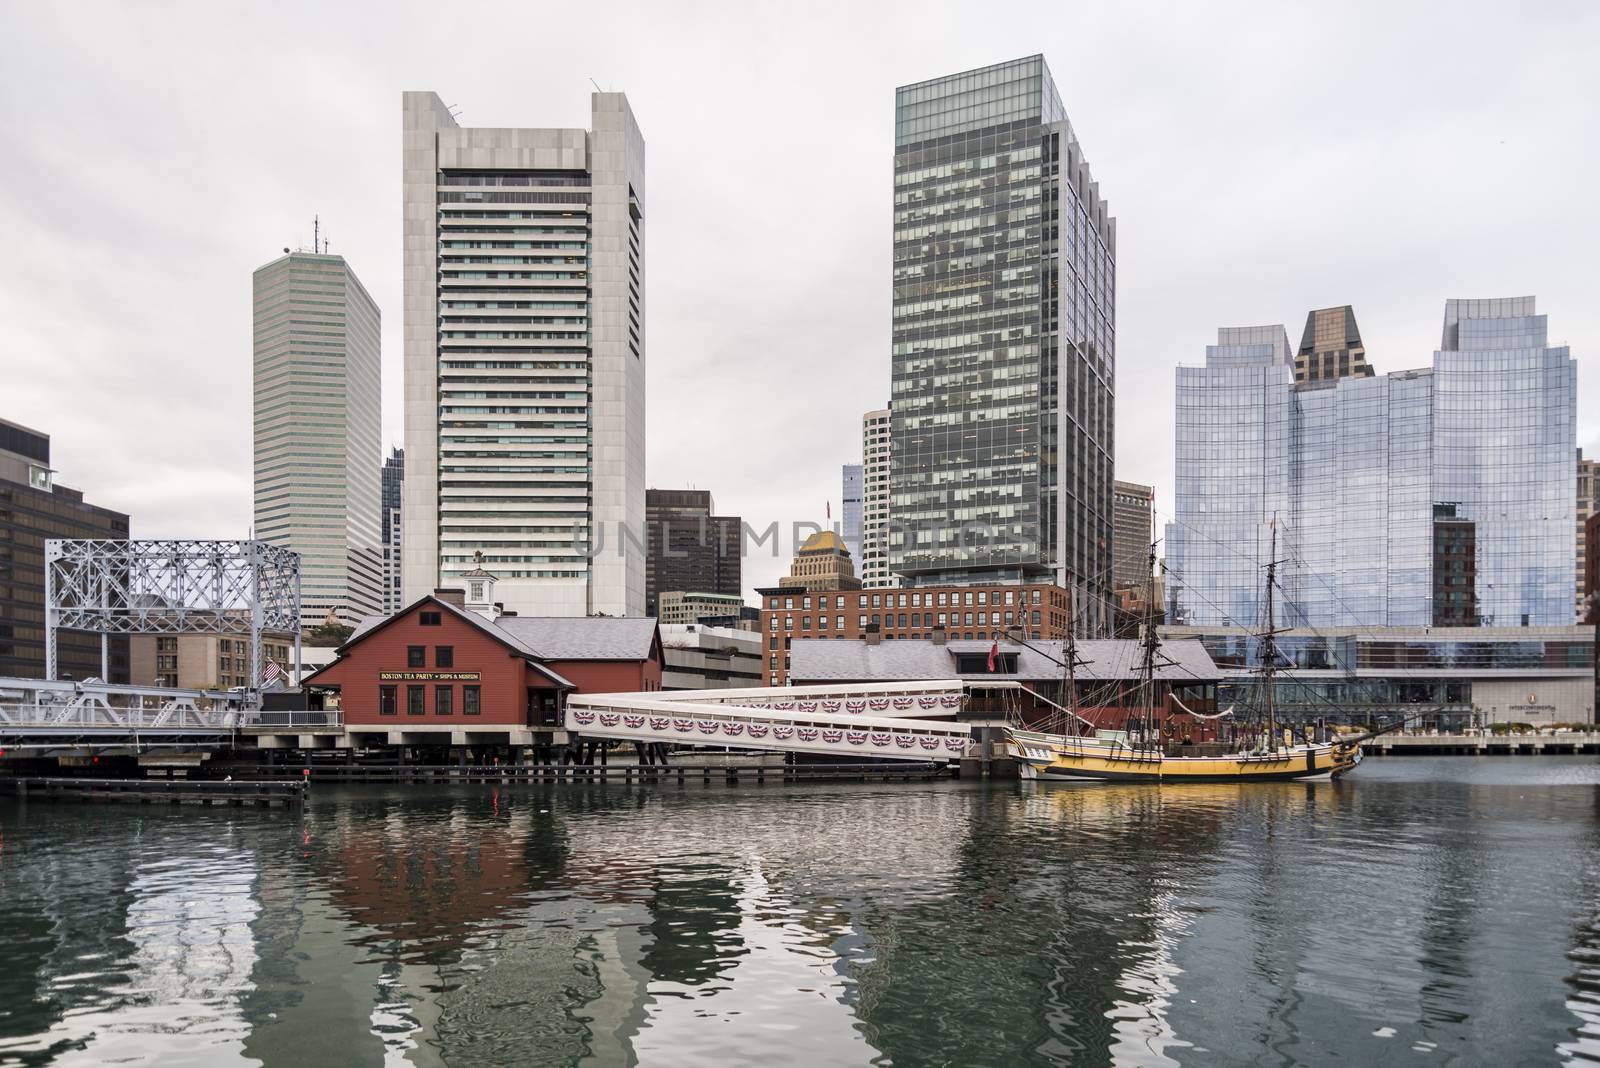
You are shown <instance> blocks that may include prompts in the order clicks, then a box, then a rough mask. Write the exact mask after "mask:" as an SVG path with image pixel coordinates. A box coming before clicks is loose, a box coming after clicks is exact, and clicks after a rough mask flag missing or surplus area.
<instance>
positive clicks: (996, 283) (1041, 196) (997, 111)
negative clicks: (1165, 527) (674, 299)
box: [888, 56, 1116, 628]
mask: <svg viewBox="0 0 1600 1068" xmlns="http://www.w3.org/2000/svg"><path fill="white" fill-rule="evenodd" d="M1115 296H1116V224H1115V221H1114V220H1113V219H1112V218H1111V216H1110V214H1109V213H1108V211H1107V208H1106V203H1105V201H1104V200H1102V199H1101V197H1100V190H1099V186H1098V185H1097V184H1096V183H1095V182H1094V180H1093V179H1092V178H1091V177H1090V174H1089V166H1088V164H1087V163H1086V162H1085V160H1084V156H1083V149H1082V147H1081V146H1080V145H1079V144H1078V139H1077V137H1076V136H1075V135H1074V133H1073V130H1072V125H1071V123H1069V122H1068V121H1067V115H1066V111H1065V109H1064V108H1063V106H1062V104H1061V98H1060V97H1059V96H1058V95H1057V94H1056V89H1055V84H1054V82H1053V81H1052V80H1051V77H1050V70H1049V68H1048V67H1047V66H1046V65H1045V61H1044V57H1043V56H1029V57H1028V58H1026V59H1018V60H1013V61H1011V62H1009V63H1001V64H998V65H996V66H993V67H984V68H982V69H980V70H974V71H968V72H966V73H964V74H956V75H951V76H949V77H945V78H935V79H933V80H932V81H926V82H919V83H918V84H916V85H908V86H904V87H903V88H901V89H899V90H897V91H896V97H895V159H894V309H893V313H894V328H893V335H894V354H893V378H892V381H893V394H892V397H891V403H890V408H891V411H892V412H893V427H892V439H893V440H892V453H891V460H890V487H891V498H890V509H889V511H890V514H891V527H890V531H891V532H890V536H889V561H888V570H889V571H890V572H893V573H897V574H899V575H900V576H901V578H902V579H903V580H904V581H906V582H908V583H912V584H918V585H925V584H930V583H950V582H967V581H984V582H994V581H997V580H1010V581H1038V580H1039V579H1052V580H1055V581H1057V582H1064V581H1066V580H1067V578H1068V577H1069V576H1070V577H1071V579H1072V581H1073V582H1074V583H1075V584H1076V585H1077V586H1078V588H1079V591H1080V599H1079V604H1080V605H1082V606H1083V610H1084V612H1085V614H1086V616H1087V619H1086V622H1087V623H1088V625H1089V626H1090V627H1091V628H1103V627H1104V626H1105V623H1106V613H1105V608H1106V605H1107V603H1108V601H1109V595H1110V590H1111V541H1112V493H1111V483H1112V410H1113V392H1114V379H1115V338H1116V313H1115ZM1083 595H1087V596H1083Z"/></svg>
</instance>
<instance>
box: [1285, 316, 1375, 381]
mask: <svg viewBox="0 0 1600 1068" xmlns="http://www.w3.org/2000/svg"><path fill="white" fill-rule="evenodd" d="M1374 373H1375V372H1374V371H1373V370H1372V367H1371V365H1369V364H1368V363H1367V348H1366V346H1365V345H1363V344H1362V343H1361V330H1360V328H1359V327H1357V326H1356V311H1355V309H1354V308H1352V307H1351V306H1350V305H1348V304H1342V305H1340V306H1339V307H1337V308H1318V309H1317V310H1316V311H1314V312H1311V313H1310V314H1309V315H1307V316H1306V328H1305V331H1304V332H1303V333H1301V335H1300V350H1299V351H1298V352H1296V353H1295V356H1294V381H1295V384H1296V385H1298V386H1302V387H1305V386H1311V387H1314V386H1317V385H1319V384H1322V383H1328V382H1336V381H1338V380H1339V379H1341V378H1371V377H1372V376H1373V374H1374Z"/></svg>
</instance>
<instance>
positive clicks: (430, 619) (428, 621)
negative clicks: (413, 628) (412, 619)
mask: <svg viewBox="0 0 1600 1068" xmlns="http://www.w3.org/2000/svg"><path fill="white" fill-rule="evenodd" d="M417 622H419V623H421V624H422V625H423V626H424V627H437V626H438V625H439V613H438V612H419V613H418V614H417Z"/></svg>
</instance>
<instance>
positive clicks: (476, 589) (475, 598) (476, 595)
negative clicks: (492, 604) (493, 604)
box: [472, 582, 483, 604]
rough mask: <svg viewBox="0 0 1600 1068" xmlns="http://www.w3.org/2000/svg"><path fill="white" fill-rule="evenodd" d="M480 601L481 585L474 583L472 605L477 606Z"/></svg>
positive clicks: (481, 594) (481, 598)
mask: <svg viewBox="0 0 1600 1068" xmlns="http://www.w3.org/2000/svg"><path fill="white" fill-rule="evenodd" d="M482 600H483V583H481V582H474V583H473V584H472V603H473V604H477V603H478V602H480V601H482Z"/></svg>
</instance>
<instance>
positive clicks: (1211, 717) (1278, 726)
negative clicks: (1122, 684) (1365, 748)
mask: <svg viewBox="0 0 1600 1068" xmlns="http://www.w3.org/2000/svg"><path fill="white" fill-rule="evenodd" d="M1276 534H1277V532H1276V530H1274V532H1273V552H1272V553H1271V556H1272V557H1273V559H1270V560H1269V561H1268V563H1267V568H1266V570H1267V576H1266V597H1265V606H1264V607H1265V612H1264V616H1265V626H1264V627H1263V629H1262V630H1261V631H1260V632H1259V634H1258V635H1257V637H1258V639H1259V641H1260V644H1261V666H1260V667H1259V668H1258V669H1257V673H1258V674H1259V675H1260V677H1261V683H1262V685H1261V687H1260V693H1261V701H1260V703H1259V707H1257V708H1255V709H1252V710H1251V711H1250V712H1249V713H1247V714H1238V709H1237V705H1234V706H1230V707H1228V708H1226V709H1223V710H1221V711H1219V712H1215V713H1210V714H1203V713H1197V712H1192V711H1190V710H1188V709H1186V708H1185V709H1182V711H1184V712H1185V713H1186V714H1187V716H1188V717H1190V719H1191V721H1193V722H1195V723H1197V724H1198V723H1202V722H1204V721H1213V722H1214V723H1217V724H1218V730H1217V736H1218V740H1214V741H1198V742H1197V741H1194V740H1191V739H1182V740H1178V739H1174V738H1173V737H1171V736H1170V735H1165V734H1163V732H1162V731H1161V729H1160V725H1159V721H1158V717H1157V714H1156V698H1157V686H1156V683H1155V675H1156V668H1157V666H1158V664H1159V663H1161V662H1162V659H1163V658H1162V654H1161V639H1160V636H1159V634H1158V633H1157V627H1156V623H1155V618H1154V588H1155V578H1154V575H1155V546H1153V545H1152V546H1151V548H1150V572H1151V577H1150V586H1149V594H1148V596H1147V597H1146V601H1145V604H1146V612H1145V618H1144V621H1143V624H1142V631H1143V634H1142V636H1141V638H1140V647H1141V653H1142V657H1141V665H1140V683H1139V685H1140V700H1139V702H1138V705H1137V710H1136V712H1135V714H1134V715H1133V716H1132V717H1131V718H1130V720H1129V722H1128V723H1127V724H1126V728H1125V729H1122V730H1103V729H1099V728H1098V727H1097V725H1096V724H1095V723H1093V722H1092V721H1090V720H1089V719H1087V718H1085V717H1084V716H1082V715H1080V714H1079V711H1078V708H1077V689H1078V688H1077V679H1076V675H1075V671H1076V668H1077V665H1078V663H1079V660H1078V658H1077V651H1076V648H1075V642H1074V639H1073V637H1072V629H1073V628H1072V625H1071V623H1070V622H1069V624H1068V635H1067V641H1066V645H1065V657H1064V659H1063V667H1064V668H1065V670H1066V676H1067V686H1066V693H1067V700H1068V705H1067V706H1066V707H1064V708H1061V709H1060V713H1061V714H1060V716H1059V717H1058V720H1059V722H1060V725H1061V730H1060V731H1059V732H1054V731H1040V730H1029V729H1026V728H1024V727H1023V726H1021V725H1011V726H1008V727H1007V728H1006V739H1007V741H1008V742H1009V743H1010V745H1011V750H1012V753H1013V755H1014V756H1015V758H1016V760H1017V763H1018V767H1019V768H1020V769H1021V772H1022V776H1023V778H1026V779H1041V780H1063V781H1075V782H1096V781H1099V782H1105V781H1118V782H1294V781H1315V780H1324V781H1325V780H1330V779H1334V778H1337V777H1338V776H1340V775H1343V774H1345V773H1347V772H1349V771H1351V770H1352V769H1354V768H1355V767H1356V765H1357V764H1359V763H1360V762H1361V743H1362V742H1364V741H1366V740H1367V739H1369V738H1371V737H1372V736H1373V735H1372V734H1370V733H1369V734H1363V735H1359V736H1355V737H1348V738H1341V737H1336V736H1334V735H1333V734H1332V733H1331V732H1330V731H1329V730H1328V729H1327V728H1325V727H1315V728H1311V729H1309V730H1308V729H1307V728H1306V727H1305V726H1304V725H1303V724H1297V725H1285V724H1282V723H1280V722H1279V721H1278V716H1277V710H1276V707H1275V703H1274V692H1273V687H1274V680H1275V677H1276V675H1277V672H1278V667H1279V665H1278V659H1279V658H1278V648H1277V642H1276V638H1277V635H1278V633H1279V629H1278V628H1277V627H1276V625H1275V622H1274V608H1273V605H1274V599H1273V591H1274V588H1275V586H1276V583H1277V560H1276V559H1275V558H1276V556H1277V552H1276V548H1277V536H1276ZM1069 585H1070V584H1069ZM1070 618H1071V617H1070V609H1069V620H1070ZM1174 700H1175V698H1174ZM1180 708H1181V706H1180ZM1223 720H1226V721H1228V722H1227V723H1226V725H1225V726H1224V725H1221V724H1220V722H1219V721H1223ZM1374 733H1380V732H1374Z"/></svg>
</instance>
